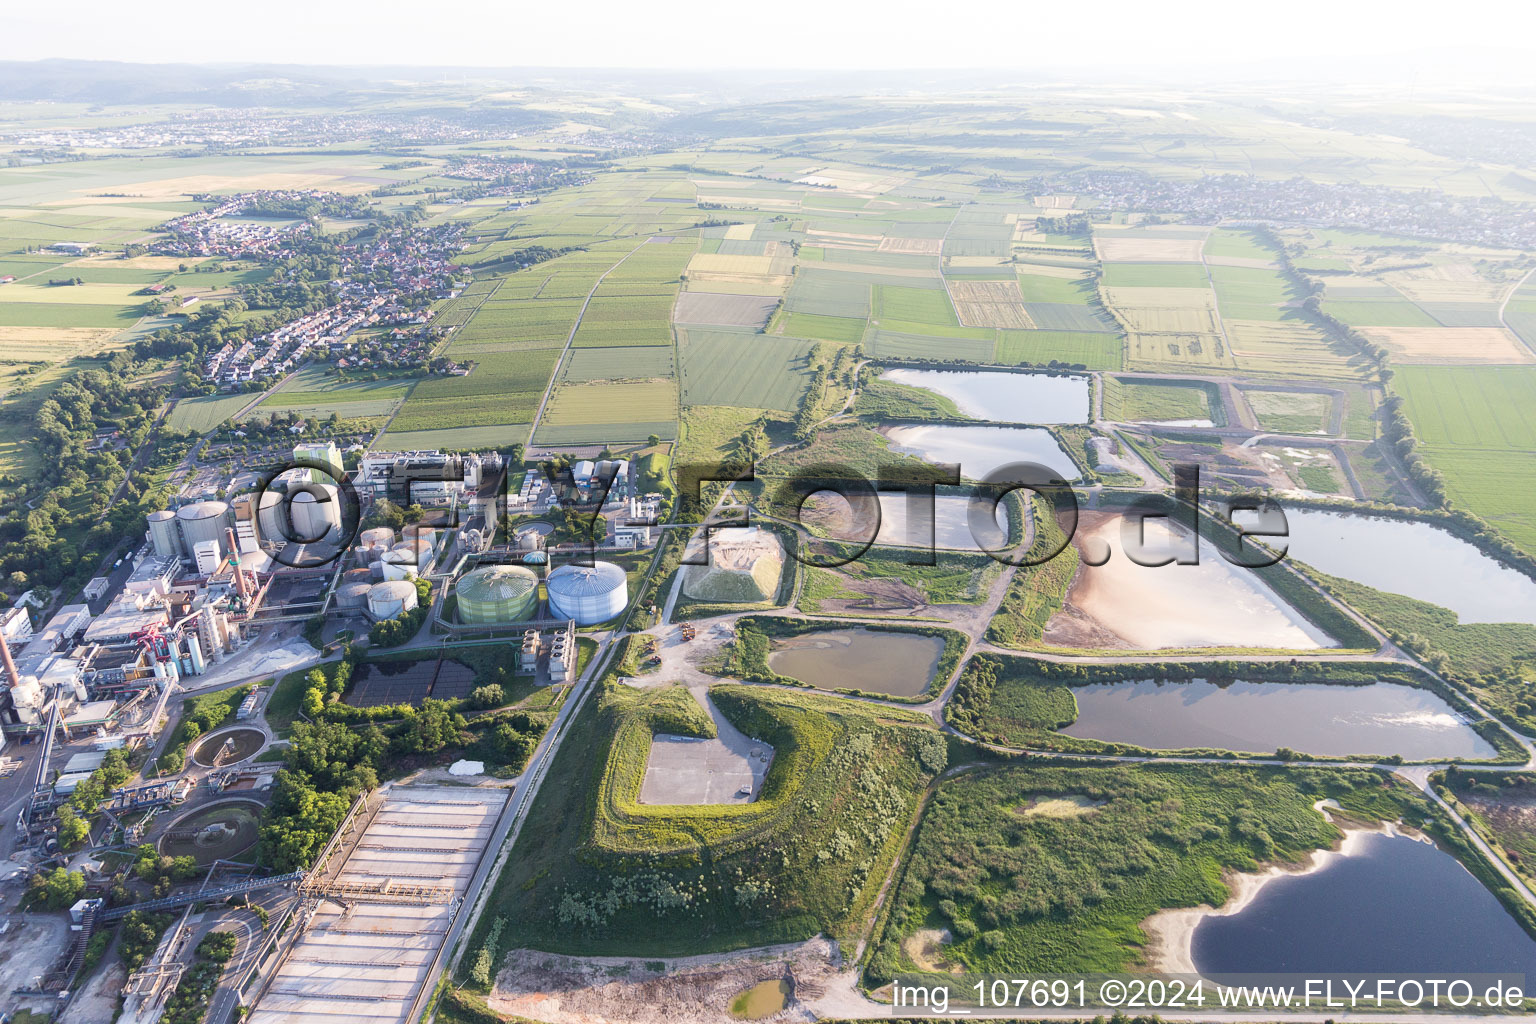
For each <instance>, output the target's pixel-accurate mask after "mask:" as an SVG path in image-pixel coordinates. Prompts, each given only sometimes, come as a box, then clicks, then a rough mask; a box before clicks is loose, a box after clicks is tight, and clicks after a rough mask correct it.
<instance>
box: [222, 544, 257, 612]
mask: <svg viewBox="0 0 1536 1024" xmlns="http://www.w3.org/2000/svg"><path fill="white" fill-rule="evenodd" d="M224 538H225V540H226V541H228V543H229V558H230V561H231V563H232V564H233V565H234V567H235V592H236V593H238V594H239V595H240V599H241V600H243V601H244V600H249V599H250V596H251V594H250V587H249V586H247V585H246V582H245V570H244V569H242V568H240V545H239V544H238V543H237V542H236V541H235V528H234V527H232V526H226V527H224Z"/></svg>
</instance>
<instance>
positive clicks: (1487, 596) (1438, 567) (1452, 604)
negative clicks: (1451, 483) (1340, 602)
mask: <svg viewBox="0 0 1536 1024" xmlns="http://www.w3.org/2000/svg"><path fill="white" fill-rule="evenodd" d="M1285 520H1286V525H1287V527H1288V530H1289V533H1290V545H1289V550H1288V554H1289V557H1291V558H1295V559H1297V560H1298V561H1302V562H1305V563H1307V564H1308V565H1310V566H1312V567H1313V568H1316V569H1319V570H1321V571H1322V572H1325V573H1328V574H1329V575H1330V576H1342V577H1343V578H1345V579H1349V580H1354V581H1355V582H1356V583H1363V584H1365V585H1366V586H1368V587H1375V588H1376V589H1377V590H1385V591H1387V592H1388V593H1392V594H1404V595H1406V596H1408V597H1413V598H1417V599H1418V600H1420V601H1428V602H1430V603H1432V604H1437V605H1440V606H1441V607H1442V608H1449V609H1450V610H1451V611H1453V612H1455V613H1456V614H1457V615H1459V616H1461V621H1462V622H1524V623H1529V624H1531V625H1536V582H1533V581H1531V580H1530V579H1528V578H1527V577H1525V576H1523V575H1521V574H1520V573H1518V572H1516V571H1515V570H1513V569H1508V568H1505V567H1504V566H1502V565H1500V564H1499V563H1498V562H1496V561H1494V560H1493V559H1492V558H1489V557H1488V556H1487V555H1485V554H1483V553H1482V552H1481V551H1479V550H1478V549H1477V548H1476V547H1475V546H1474V545H1472V544H1469V543H1467V542H1466V541H1464V540H1462V539H1461V538H1459V537H1457V536H1455V535H1454V534H1451V533H1448V532H1447V531H1445V530H1442V529H1440V528H1439V527H1437V526H1432V525H1430V524H1429V523H1422V522H1409V521H1406V520H1401V519H1385V518H1382V517H1380V516H1362V515H1346V514H1342V513H1338V512H1319V511H1316V510H1313V509H1299V508H1298V509H1286V510H1285ZM1238 521H1239V522H1244V520H1243V519H1241V518H1239V520H1238ZM1248 521H1249V522H1251V521H1252V520H1248Z"/></svg>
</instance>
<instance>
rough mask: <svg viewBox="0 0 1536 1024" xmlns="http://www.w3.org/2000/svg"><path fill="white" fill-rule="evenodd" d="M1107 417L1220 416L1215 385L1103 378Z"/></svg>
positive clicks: (1153, 419) (1148, 419)
mask: <svg viewBox="0 0 1536 1024" xmlns="http://www.w3.org/2000/svg"><path fill="white" fill-rule="evenodd" d="M1102 386H1103V388H1104V418H1105V419H1109V420H1118V421H1121V422H1125V423H1135V422H1150V423H1157V422H1164V421H1169V420H1212V421H1215V420H1216V419H1217V413H1218V412H1219V410H1220V408H1221V403H1220V402H1219V401H1218V400H1217V398H1216V395H1215V390H1216V389H1215V385H1212V384H1205V383H1202V382H1199V381H1185V382H1178V381H1172V380H1167V381H1151V380H1131V379H1125V378H1119V377H1104V378H1103V379H1102Z"/></svg>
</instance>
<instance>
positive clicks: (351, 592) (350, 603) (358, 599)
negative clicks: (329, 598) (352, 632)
mask: <svg viewBox="0 0 1536 1024" xmlns="http://www.w3.org/2000/svg"><path fill="white" fill-rule="evenodd" d="M372 591H373V584H371V583H343V584H342V585H341V586H339V587H337V588H336V607H337V608H340V609H341V610H343V611H353V612H356V611H362V610H363V609H364V608H367V607H368V595H369V593H371V592H372Z"/></svg>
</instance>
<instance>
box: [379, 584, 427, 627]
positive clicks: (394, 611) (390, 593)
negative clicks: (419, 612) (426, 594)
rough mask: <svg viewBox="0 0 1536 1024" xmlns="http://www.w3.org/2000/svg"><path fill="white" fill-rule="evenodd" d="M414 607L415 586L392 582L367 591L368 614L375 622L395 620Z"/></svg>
mask: <svg viewBox="0 0 1536 1024" xmlns="http://www.w3.org/2000/svg"><path fill="white" fill-rule="evenodd" d="M415 607H416V584H414V583H408V582H406V581H405V580H392V581H390V582H388V583H380V584H377V585H375V586H374V587H373V588H372V589H370V590H369V591H368V614H369V616H370V617H372V618H373V619H374V620H375V621H379V620H382V619H395V618H399V617H400V616H401V615H404V614H405V613H406V612H408V611H412V610H413V609H414V608H415Z"/></svg>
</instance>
